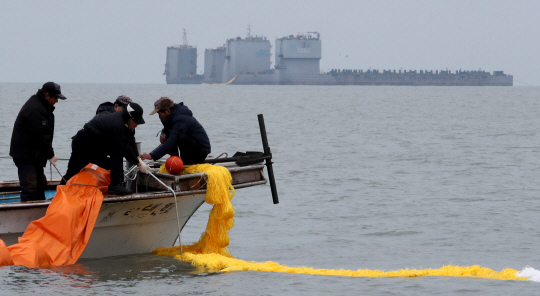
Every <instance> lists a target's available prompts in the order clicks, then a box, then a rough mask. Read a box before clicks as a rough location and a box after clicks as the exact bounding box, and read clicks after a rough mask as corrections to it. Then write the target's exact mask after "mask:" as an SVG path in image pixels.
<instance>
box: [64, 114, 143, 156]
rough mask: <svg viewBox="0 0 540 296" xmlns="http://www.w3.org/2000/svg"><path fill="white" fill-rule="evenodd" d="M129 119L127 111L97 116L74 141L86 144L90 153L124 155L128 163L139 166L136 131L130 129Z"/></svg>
mask: <svg viewBox="0 0 540 296" xmlns="http://www.w3.org/2000/svg"><path fill="white" fill-rule="evenodd" d="M129 119H130V117H129V114H128V112H127V111H126V110H122V111H119V112H114V113H110V114H103V115H100V116H97V117H95V118H94V119H92V120H90V121H89V122H88V123H86V124H85V125H84V127H83V129H82V130H80V131H79V132H78V133H77V135H75V137H73V139H74V140H78V141H81V142H83V143H85V144H86V148H87V149H88V150H89V151H88V153H92V152H94V153H98V152H103V153H105V154H107V155H112V154H116V155H122V156H123V157H125V158H126V160H127V161H129V162H131V163H132V164H137V163H139V159H138V156H139V153H138V151H137V145H136V144H135V131H134V130H131V129H130V128H129V127H128V123H129Z"/></svg>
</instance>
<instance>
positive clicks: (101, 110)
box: [94, 102, 116, 118]
mask: <svg viewBox="0 0 540 296" xmlns="http://www.w3.org/2000/svg"><path fill="white" fill-rule="evenodd" d="M114 112H116V110H114V103H111V102H105V103H101V104H99V106H98V108H97V110H96V116H94V118H96V117H98V116H99V115H104V114H109V113H114Z"/></svg>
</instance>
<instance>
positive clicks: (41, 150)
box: [9, 82, 66, 202]
mask: <svg viewBox="0 0 540 296" xmlns="http://www.w3.org/2000/svg"><path fill="white" fill-rule="evenodd" d="M58 99H61V100H65V99H66V97H65V96H64V95H62V93H61V91H60V85H58V84H56V83H54V82H47V83H45V84H43V87H42V88H41V89H40V90H38V92H37V93H36V94H35V95H33V96H32V97H30V99H28V101H26V103H25V104H24V105H23V107H22V108H21V111H20V112H19V115H17V119H16V120H15V125H14V127H13V134H12V135H11V146H10V149H9V155H10V156H11V157H13V162H14V163H15V165H16V166H17V170H18V173H19V182H20V184H21V201H23V202H25V201H30V200H44V199H45V187H46V186H47V178H46V177H45V174H44V172H43V168H44V167H45V165H46V164H47V160H49V161H50V162H51V163H52V164H53V165H55V166H56V161H57V160H58V157H57V156H56V155H55V153H54V150H53V147H52V141H53V136H54V114H53V111H54V104H56V103H57V102H58Z"/></svg>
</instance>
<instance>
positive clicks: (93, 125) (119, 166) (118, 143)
mask: <svg viewBox="0 0 540 296" xmlns="http://www.w3.org/2000/svg"><path fill="white" fill-rule="evenodd" d="M142 115H143V109H142V108H141V106H139V104H136V103H131V104H128V105H127V106H126V108H125V109H124V110H122V111H118V112H114V113H110V114H103V115H100V116H97V117H95V118H94V119H92V120H90V121H89V122H88V123H86V124H85V125H84V127H83V128H82V129H81V130H80V131H79V132H78V133H77V134H76V135H75V136H74V137H73V141H72V142H71V148H72V152H71V157H70V158H69V163H68V170H67V172H66V175H65V176H64V178H63V180H62V184H64V183H65V181H66V182H67V181H68V180H69V179H70V178H71V177H73V176H74V175H76V174H77V173H78V172H79V171H80V170H81V169H82V168H83V167H85V166H86V165H87V164H89V163H92V164H95V165H98V166H100V167H102V168H104V169H107V170H111V184H110V185H109V191H108V192H109V194H118V195H126V194H131V193H132V192H131V190H129V189H127V188H125V187H123V186H122V183H123V182H124V168H123V160H124V157H125V158H126V160H127V161H129V162H130V163H132V164H137V166H138V167H139V170H140V171H141V172H142V173H148V171H149V169H150V168H149V167H148V165H146V164H145V163H144V162H142V161H141V160H140V159H139V158H138V155H139V153H138V151H137V146H136V144H135V128H136V127H137V126H138V125H139V124H144V119H143V117H142ZM64 180H65V181H64Z"/></svg>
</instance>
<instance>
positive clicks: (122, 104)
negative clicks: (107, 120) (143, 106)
mask: <svg viewBox="0 0 540 296" xmlns="http://www.w3.org/2000/svg"><path fill="white" fill-rule="evenodd" d="M130 103H133V101H132V100H131V98H129V97H127V96H124V95H122V96H118V98H116V101H114V103H111V102H104V103H101V104H99V106H98V108H97V110H96V116H94V117H97V116H98V115H99V114H101V115H103V114H109V113H114V112H117V111H122V110H124V109H125V108H126V106H127V105H128V104H130Z"/></svg>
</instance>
